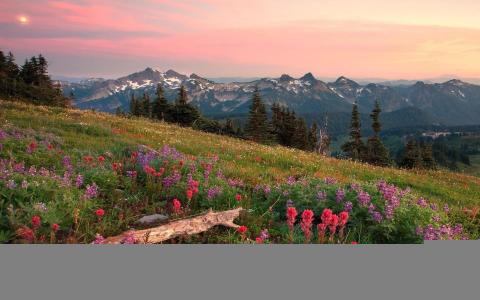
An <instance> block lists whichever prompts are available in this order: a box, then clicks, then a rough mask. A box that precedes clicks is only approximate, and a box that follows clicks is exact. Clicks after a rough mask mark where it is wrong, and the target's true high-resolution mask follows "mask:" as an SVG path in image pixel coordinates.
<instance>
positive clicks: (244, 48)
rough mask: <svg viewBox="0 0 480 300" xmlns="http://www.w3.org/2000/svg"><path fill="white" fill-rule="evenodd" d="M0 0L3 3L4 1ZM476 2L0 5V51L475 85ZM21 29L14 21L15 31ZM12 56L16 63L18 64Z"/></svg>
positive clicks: (223, 70)
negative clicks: (444, 79)
mask: <svg viewBox="0 0 480 300" xmlns="http://www.w3.org/2000/svg"><path fill="white" fill-rule="evenodd" d="M6 2H10V3H6ZM478 11H480V1H475V0H457V1H452V0H445V1H440V2H439V1H433V0H425V1H413V0H404V1H398V3H393V2H390V1H380V0H365V1H354V0H341V1H333V0H325V1H315V0H299V1H294V2H293V1H286V0H275V1H274V0H264V1H253V0H247V1H219V0H197V1H194V0H141V1H113V0H106V1H93V0H82V1H73V0H72V1H60V0H57V1H50V0H39V1H34V2H32V1H27V0H19V1H3V2H1V3H0V20H12V19H14V18H12V16H16V15H18V14H21V13H22V14H23V13H24V14H28V15H29V16H30V17H31V18H35V26H20V25H24V24H28V23H29V22H30V21H29V18H27V17H26V16H25V15H22V17H20V18H17V23H16V24H14V23H12V24H10V23H9V22H8V21H0V45H2V48H3V50H12V51H14V52H16V53H19V54H20V55H23V56H31V55H34V54H37V53H39V52H41V53H43V54H44V55H46V56H47V57H49V58H50V60H51V72H52V73H56V74H64V75H78V76H80V75H82V76H83V75H86V74H88V75H91V76H97V75H98V76H119V75H124V74H127V73H129V72H132V71H136V70H139V69H141V68H144V67H146V66H152V67H157V68H160V69H169V68H173V69H175V70H178V71H180V72H185V73H189V72H195V73H198V74H201V75H203V76H211V77H216V76H279V75H280V74H282V73H290V74H291V75H293V76H298V75H302V74H304V73H306V72H312V73H313V74H314V75H316V76H318V77H322V76H325V77H336V76H339V75H346V76H351V77H357V78H359V77H377V78H378V77H382V78H391V79H393V78H407V79H409V78H410V79H414V78H427V77H435V76H442V75H446V74H451V75H456V76H459V77H480V47H479V44H480V19H478V14H477V13H476V12H478ZM18 23H20V24H18ZM21 58H22V57H20V59H21Z"/></svg>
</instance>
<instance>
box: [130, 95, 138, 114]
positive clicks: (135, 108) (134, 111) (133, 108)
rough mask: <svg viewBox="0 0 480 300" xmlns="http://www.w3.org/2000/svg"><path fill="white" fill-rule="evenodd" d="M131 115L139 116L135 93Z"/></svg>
mask: <svg viewBox="0 0 480 300" xmlns="http://www.w3.org/2000/svg"><path fill="white" fill-rule="evenodd" d="M130 114H131V115H132V116H138V105H137V99H136V98H135V95H134V94H133V93H132V95H131V98H130Z"/></svg>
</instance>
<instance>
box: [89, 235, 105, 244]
mask: <svg viewBox="0 0 480 300" xmlns="http://www.w3.org/2000/svg"><path fill="white" fill-rule="evenodd" d="M104 242H105V238H104V237H103V236H101V235H100V234H98V233H97V235H95V240H94V241H93V242H92V244H94V245H101V244H103V243H104Z"/></svg>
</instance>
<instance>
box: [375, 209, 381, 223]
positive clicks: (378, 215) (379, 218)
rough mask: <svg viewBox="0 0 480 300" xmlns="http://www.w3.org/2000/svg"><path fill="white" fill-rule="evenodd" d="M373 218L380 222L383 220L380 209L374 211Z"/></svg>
mask: <svg viewBox="0 0 480 300" xmlns="http://www.w3.org/2000/svg"><path fill="white" fill-rule="evenodd" d="M372 218H373V220H375V221H376V222H379V223H380V222H381V221H382V220H383V216H382V214H381V213H379V212H378V211H374V212H372Z"/></svg>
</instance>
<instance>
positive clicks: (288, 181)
mask: <svg viewBox="0 0 480 300" xmlns="http://www.w3.org/2000/svg"><path fill="white" fill-rule="evenodd" d="M295 182H296V179H295V177H293V176H288V178H287V184H288V185H294V184H295Z"/></svg>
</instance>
